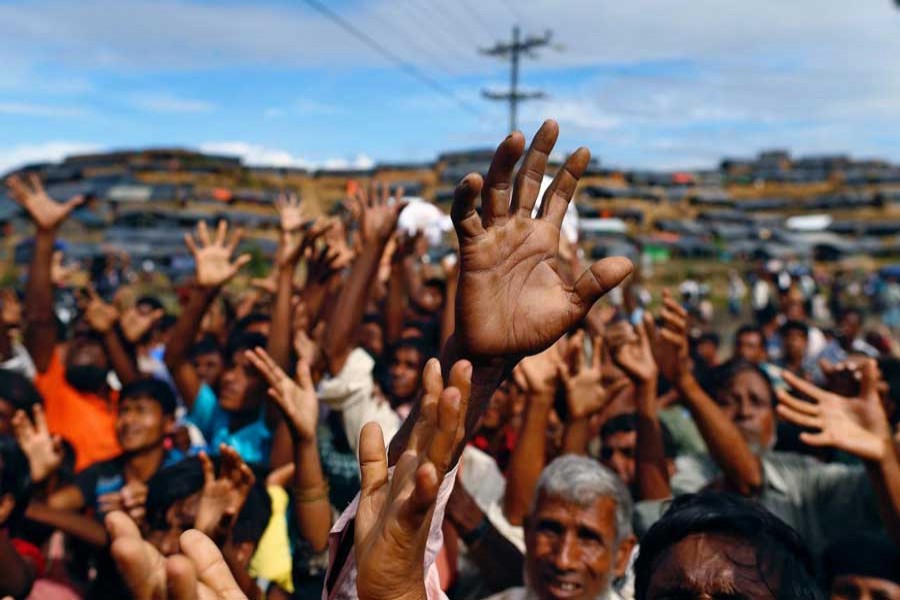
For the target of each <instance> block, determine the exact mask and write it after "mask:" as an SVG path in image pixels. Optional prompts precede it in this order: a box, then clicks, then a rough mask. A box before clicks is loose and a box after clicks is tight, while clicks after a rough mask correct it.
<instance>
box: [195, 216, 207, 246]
mask: <svg viewBox="0 0 900 600" xmlns="http://www.w3.org/2000/svg"><path fill="white" fill-rule="evenodd" d="M197 239H199V240H200V243H201V244H203V246H204V247H206V246H209V229H207V227H206V221H200V222H199V223H197Z"/></svg>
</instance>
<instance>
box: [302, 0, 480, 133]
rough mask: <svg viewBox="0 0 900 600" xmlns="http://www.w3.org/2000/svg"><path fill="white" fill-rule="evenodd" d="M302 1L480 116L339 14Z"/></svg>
mask: <svg viewBox="0 0 900 600" xmlns="http://www.w3.org/2000/svg"><path fill="white" fill-rule="evenodd" d="M304 1H305V2H306V3H307V4H309V5H310V6H311V7H312V8H313V9H314V10H316V11H317V12H319V13H320V14H321V15H323V16H324V17H325V18H327V19H329V20H330V21H332V22H333V23H334V24H335V25H337V26H338V27H340V28H341V29H343V30H344V31H346V32H347V33H349V34H350V35H352V36H353V37H355V38H356V39H358V40H359V41H361V42H363V43H364V44H366V45H367V46H369V47H370V48H372V49H373V50H375V51H376V52H378V53H379V54H381V55H382V56H384V57H385V58H387V59H388V60H390V61H391V62H392V63H394V64H395V65H396V66H397V68H398V69H400V70H402V71H404V72H405V73H407V74H409V75H411V76H413V77H415V78H416V79H418V80H419V81H421V82H422V83H424V84H425V85H427V86H428V87H430V88H431V89H433V90H434V91H436V92H438V93H440V94H443V95H445V96H447V97H449V98H451V99H453V100H454V101H455V102H456V103H457V104H459V106H460V107H461V108H463V109H464V110H466V111H467V112H470V113H472V114H473V115H475V116H479V117H480V116H481V113H480V112H479V111H478V109H476V108H475V107H474V106H472V105H471V104H469V103H468V102H466V101H465V100H463V99H462V98H460V97H459V96H457V95H456V94H454V93H453V91H451V90H450V89H448V88H446V87H444V86H443V85H441V84H440V83H438V82H437V81H435V80H434V79H432V78H431V77H429V76H428V75H427V74H426V73H423V72H422V71H421V70H420V69H419V68H418V67H416V66H415V65H413V64H411V63H408V62H406V61H405V60H403V58H402V57H400V56H398V55H397V54H395V53H394V52H392V51H391V50H390V49H388V48H386V47H385V46H384V45H382V44H381V43H380V42H378V41H376V40H375V39H373V38H372V37H371V36H369V35H368V34H366V33H365V32H363V31H360V30H359V29H358V28H357V27H356V26H354V25H353V24H352V23H350V22H348V21H347V20H346V19H344V18H343V17H341V16H340V15H339V14H337V13H336V12H334V11H333V10H331V9H330V8H328V7H327V6H325V5H324V4H322V3H321V2H319V0H304Z"/></svg>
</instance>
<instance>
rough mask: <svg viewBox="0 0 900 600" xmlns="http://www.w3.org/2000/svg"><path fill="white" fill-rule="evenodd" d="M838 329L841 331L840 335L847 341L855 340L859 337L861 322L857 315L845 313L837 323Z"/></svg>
mask: <svg viewBox="0 0 900 600" xmlns="http://www.w3.org/2000/svg"><path fill="white" fill-rule="evenodd" d="M838 329H840V331H841V337H843V338H844V339H845V340H847V341H848V342H850V341H853V340H855V339H856V338H858V337H859V332H860V331H861V330H862V322H861V321H860V318H859V315H857V314H856V313H847V314H846V315H844V316H843V318H842V319H841V322H840V323H838Z"/></svg>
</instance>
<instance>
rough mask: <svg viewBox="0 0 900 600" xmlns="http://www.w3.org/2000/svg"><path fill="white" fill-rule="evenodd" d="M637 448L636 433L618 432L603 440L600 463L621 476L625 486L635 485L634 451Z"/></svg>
mask: <svg viewBox="0 0 900 600" xmlns="http://www.w3.org/2000/svg"><path fill="white" fill-rule="evenodd" d="M636 446H637V432H636V431H617V432H615V433H611V434H609V435H607V436H605V437H604V438H603V447H602V448H601V450H600V462H601V463H602V464H603V466H604V467H606V468H607V469H610V470H611V471H613V472H614V473H615V474H616V475H618V476H619V479H621V480H622V482H623V483H625V485H627V486H629V487H631V485H632V484H633V483H634V450H635V447H636Z"/></svg>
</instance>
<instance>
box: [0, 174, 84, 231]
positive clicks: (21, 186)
mask: <svg viewBox="0 0 900 600" xmlns="http://www.w3.org/2000/svg"><path fill="white" fill-rule="evenodd" d="M6 185H7V187H8V188H9V195H10V196H11V197H12V199H13V200H15V201H16V202H18V203H19V204H20V205H21V206H22V208H24V209H25V210H26V211H27V212H28V215H29V216H30V217H31V220H32V222H33V223H34V224H35V225H36V226H37V228H38V229H39V230H43V231H52V230H54V229H56V228H57V227H59V226H60V225H61V224H62V223H63V221H65V220H66V219H67V218H68V216H69V214H71V212H72V211H73V210H74V209H75V207H77V206H79V205H80V204H81V203H82V202H84V196H80V195H79V196H75V197H73V198H71V199H69V200H68V201H66V202H57V201H56V200H54V199H53V198H51V197H50V196H48V195H47V192H45V191H44V186H43V184H41V180H40V178H39V177H38V176H37V175H36V174H31V175H29V176H28V177H27V178H22V177H19V176H18V175H13V176H12V177H10V178H9V179H8V180H7V181H6Z"/></svg>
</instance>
